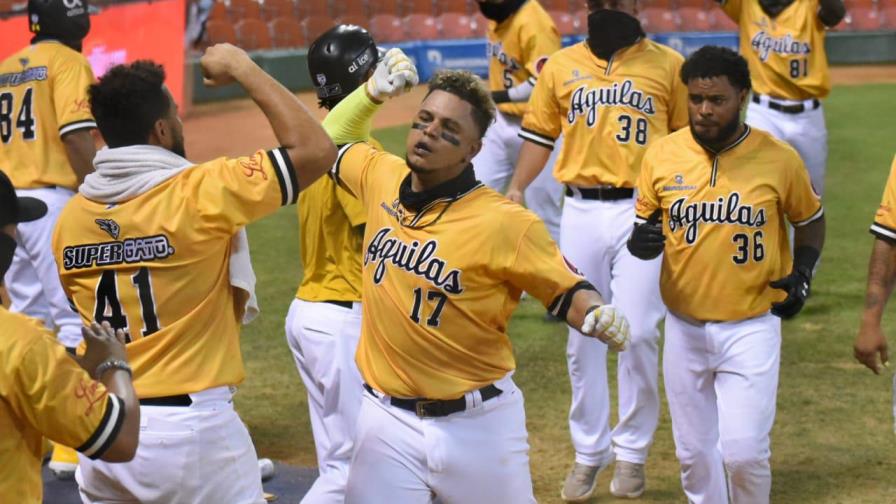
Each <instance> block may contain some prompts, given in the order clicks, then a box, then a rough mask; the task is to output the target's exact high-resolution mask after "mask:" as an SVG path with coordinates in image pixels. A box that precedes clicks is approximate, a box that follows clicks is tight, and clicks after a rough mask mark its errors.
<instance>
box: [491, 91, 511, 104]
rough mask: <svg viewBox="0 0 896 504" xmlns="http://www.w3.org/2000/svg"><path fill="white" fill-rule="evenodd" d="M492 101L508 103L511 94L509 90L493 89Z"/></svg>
mask: <svg viewBox="0 0 896 504" xmlns="http://www.w3.org/2000/svg"><path fill="white" fill-rule="evenodd" d="M492 101H494V102H495V103H508V102H509V101H510V94H509V93H508V92H507V90H504V91H492Z"/></svg>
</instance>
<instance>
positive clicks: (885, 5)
mask: <svg viewBox="0 0 896 504" xmlns="http://www.w3.org/2000/svg"><path fill="white" fill-rule="evenodd" d="M892 7H896V0H877V8H878V9H880V10H882V11H883V10H887V9H889V8H892Z"/></svg>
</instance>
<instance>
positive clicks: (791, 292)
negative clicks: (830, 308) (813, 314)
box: [769, 268, 812, 319]
mask: <svg viewBox="0 0 896 504" xmlns="http://www.w3.org/2000/svg"><path fill="white" fill-rule="evenodd" d="M811 281H812V272H811V271H808V270H807V269H806V268H796V269H794V270H793V271H791V272H790V274H789V275H787V276H786V277H784V278H779V279H778V280H774V281H772V282H771V283H769V285H770V286H771V287H772V288H774V289H781V290H783V291H784V292H786V293H787V298H785V299H784V301H780V302H778V303H772V315H777V316H779V317H781V318H782V319H789V318H791V317H793V316H794V315H796V314H797V313H799V312H800V310H802V309H803V305H804V304H805V303H806V299H807V298H808V297H809V283H810V282H811Z"/></svg>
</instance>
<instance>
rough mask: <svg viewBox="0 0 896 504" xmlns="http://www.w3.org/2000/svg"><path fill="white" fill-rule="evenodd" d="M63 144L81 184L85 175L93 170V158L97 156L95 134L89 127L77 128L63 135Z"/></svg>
mask: <svg viewBox="0 0 896 504" xmlns="http://www.w3.org/2000/svg"><path fill="white" fill-rule="evenodd" d="M62 144H63V145H64V146H65V154H66V156H68V162H69V165H71V167H72V170H73V171H74V172H75V176H76V177H78V184H79V185H80V184H81V182H84V177H86V176H87V175H89V174H91V173H92V172H93V158H94V157H95V156H96V147H95V146H94V143H93V135H91V133H90V130H89V129H79V130H75V131H72V132H71V133H66V134H64V135H62Z"/></svg>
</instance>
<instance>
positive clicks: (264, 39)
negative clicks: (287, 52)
mask: <svg viewBox="0 0 896 504" xmlns="http://www.w3.org/2000/svg"><path fill="white" fill-rule="evenodd" d="M233 28H234V30H235V31H236V40H237V42H238V44H239V46H240V47H242V48H243V49H244V50H246V51H260V50H262V49H270V48H271V35H270V33H268V25H267V24H266V23H265V22H264V21H262V20H260V19H243V20H240V21H237V23H236V25H234V27H233Z"/></svg>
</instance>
